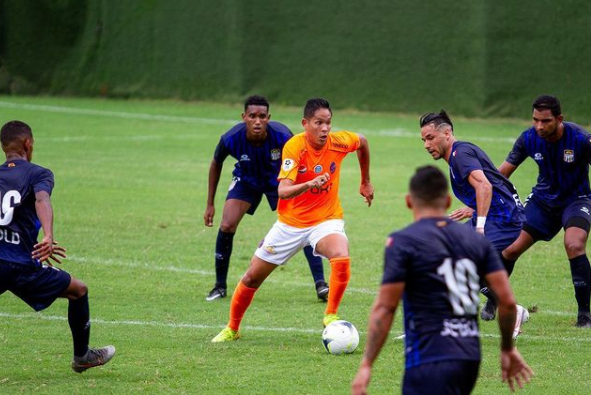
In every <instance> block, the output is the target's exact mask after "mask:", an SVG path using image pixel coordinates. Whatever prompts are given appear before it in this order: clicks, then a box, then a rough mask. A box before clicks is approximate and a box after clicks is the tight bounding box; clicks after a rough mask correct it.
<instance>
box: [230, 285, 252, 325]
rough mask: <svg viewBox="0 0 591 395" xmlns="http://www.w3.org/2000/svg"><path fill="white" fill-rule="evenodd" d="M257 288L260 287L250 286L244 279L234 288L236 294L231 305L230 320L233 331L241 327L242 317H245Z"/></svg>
mask: <svg viewBox="0 0 591 395" xmlns="http://www.w3.org/2000/svg"><path fill="white" fill-rule="evenodd" d="M257 290H258V288H248V287H247V286H246V285H244V284H243V283H242V281H239V282H238V285H237V286H236V289H235V290H234V295H232V304H231V305H230V321H229V322H228V327H230V329H232V330H233V331H237V330H238V328H239V327H240V322H241V321H242V317H244V313H245V312H246V309H248V306H250V304H251V303H252V300H253V299H254V294H255V292H256V291H257Z"/></svg>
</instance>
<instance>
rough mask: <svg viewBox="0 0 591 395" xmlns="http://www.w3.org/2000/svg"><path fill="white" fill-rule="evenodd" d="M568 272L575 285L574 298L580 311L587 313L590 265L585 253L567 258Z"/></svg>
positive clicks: (590, 290)
mask: <svg viewBox="0 0 591 395" xmlns="http://www.w3.org/2000/svg"><path fill="white" fill-rule="evenodd" d="M569 262H570V273H571V276H572V278H573V285H574V286H575V298H576V299H577V304H578V305H579V312H580V313H589V299H590V297H591V267H590V266H589V259H587V255H586V254H583V255H579V256H578V257H576V258H573V259H569Z"/></svg>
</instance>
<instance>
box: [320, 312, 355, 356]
mask: <svg viewBox="0 0 591 395" xmlns="http://www.w3.org/2000/svg"><path fill="white" fill-rule="evenodd" d="M322 343H323V344H324V348H326V351H328V353H329V354H333V355H339V354H351V353H352V352H353V351H355V349H356V348H357V346H358V345H359V332H357V328H355V326H354V325H353V324H352V323H350V322H348V321H343V320H338V321H333V322H331V323H330V324H328V325H327V326H326V328H324V332H322Z"/></svg>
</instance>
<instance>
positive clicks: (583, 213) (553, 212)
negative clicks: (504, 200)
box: [525, 198, 591, 241]
mask: <svg viewBox="0 0 591 395" xmlns="http://www.w3.org/2000/svg"><path fill="white" fill-rule="evenodd" d="M525 217H526V218H527V220H526V221H525V223H526V224H527V226H529V227H531V228H533V229H534V230H535V231H537V232H538V233H539V234H538V237H537V238H538V239H539V240H544V241H550V240H552V239H553V238H554V236H556V234H557V233H558V232H560V229H562V228H564V227H565V226H566V224H567V223H568V221H569V220H570V219H572V218H575V217H578V218H581V219H583V220H584V221H587V223H589V224H591V199H589V198H580V199H577V200H575V201H573V202H572V203H570V204H568V205H566V206H565V207H564V208H562V209H560V208H553V209H548V208H544V207H543V206H542V205H540V204H539V203H537V202H536V201H535V200H534V199H529V200H527V201H526V203H525Z"/></svg>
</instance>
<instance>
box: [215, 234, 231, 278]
mask: <svg viewBox="0 0 591 395" xmlns="http://www.w3.org/2000/svg"><path fill="white" fill-rule="evenodd" d="M233 244H234V233H226V232H222V231H221V230H219V231H218V238H217V240H216V242H215V286H216V287H219V288H228V285H227V283H226V282H227V280H228V269H229V268H230V256H232V246H233Z"/></svg>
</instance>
